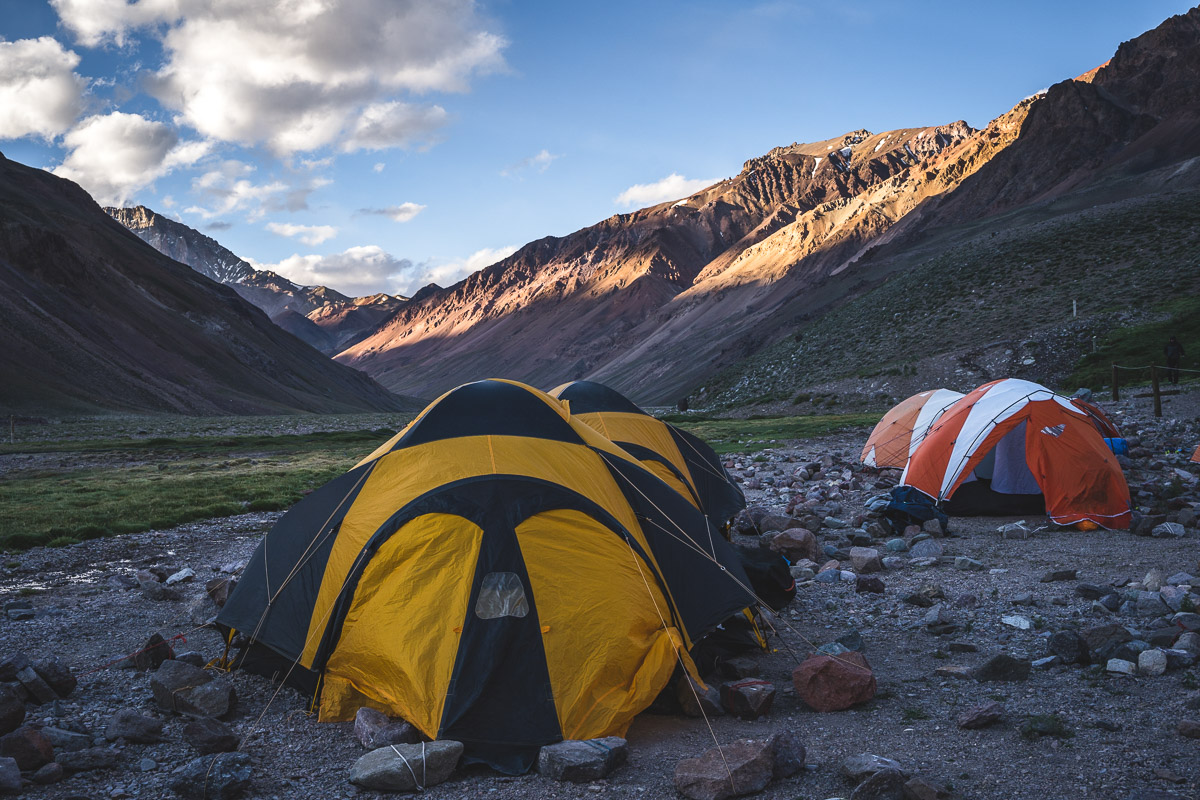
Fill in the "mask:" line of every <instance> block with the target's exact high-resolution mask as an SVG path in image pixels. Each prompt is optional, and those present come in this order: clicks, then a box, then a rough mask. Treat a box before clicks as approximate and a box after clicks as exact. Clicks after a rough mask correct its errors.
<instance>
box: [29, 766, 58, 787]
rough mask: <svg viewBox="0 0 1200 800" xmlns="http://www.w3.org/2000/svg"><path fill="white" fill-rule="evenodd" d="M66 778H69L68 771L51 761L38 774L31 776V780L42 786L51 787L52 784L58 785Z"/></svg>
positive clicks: (39, 769) (40, 768)
mask: <svg viewBox="0 0 1200 800" xmlns="http://www.w3.org/2000/svg"><path fill="white" fill-rule="evenodd" d="M65 777H67V771H66V770H65V769H63V767H62V764H59V763H58V762H57V761H51V762H50V763H49V764H44V765H42V766H41V767H39V768H38V770H37V772H35V773H33V774H32V775H30V776H29V779H30V780H31V781H33V782H34V783H36V784H38V785H40V786H49V785H50V784H52V783H58V782H59V781H61V780H62V779H63V778H65Z"/></svg>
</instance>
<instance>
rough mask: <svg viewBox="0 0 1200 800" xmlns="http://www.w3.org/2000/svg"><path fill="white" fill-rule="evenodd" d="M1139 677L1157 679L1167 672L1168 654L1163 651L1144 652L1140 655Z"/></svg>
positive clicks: (1138, 664)
mask: <svg viewBox="0 0 1200 800" xmlns="http://www.w3.org/2000/svg"><path fill="white" fill-rule="evenodd" d="M1137 666H1138V668H1137V671H1138V674H1139V675H1145V676H1147V677H1157V676H1159V675H1162V674H1163V673H1165V672H1166V671H1167V654H1166V653H1164V652H1163V651H1162V650H1143V651H1142V652H1141V653H1139V654H1138V661H1137Z"/></svg>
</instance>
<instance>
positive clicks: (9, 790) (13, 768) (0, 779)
mask: <svg viewBox="0 0 1200 800" xmlns="http://www.w3.org/2000/svg"><path fill="white" fill-rule="evenodd" d="M20 791H21V768H20V767H18V766H17V762H16V760H15V759H12V758H9V757H8V756H0V794H17V793H18V792H20Z"/></svg>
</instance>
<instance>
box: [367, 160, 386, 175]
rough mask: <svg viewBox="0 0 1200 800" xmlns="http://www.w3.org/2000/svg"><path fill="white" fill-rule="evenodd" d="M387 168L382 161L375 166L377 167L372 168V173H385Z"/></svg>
mask: <svg viewBox="0 0 1200 800" xmlns="http://www.w3.org/2000/svg"><path fill="white" fill-rule="evenodd" d="M386 166H387V164H384V163H383V162H382V161H380V162H378V163H377V164H375V166H373V167H371V171H372V172H383V168H384V167H386Z"/></svg>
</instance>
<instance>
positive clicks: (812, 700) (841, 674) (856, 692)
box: [792, 653, 876, 712]
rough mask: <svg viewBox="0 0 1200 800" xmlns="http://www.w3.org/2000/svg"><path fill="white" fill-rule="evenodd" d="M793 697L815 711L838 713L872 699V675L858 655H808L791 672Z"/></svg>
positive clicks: (869, 667) (860, 655)
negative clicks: (795, 696) (794, 694)
mask: <svg viewBox="0 0 1200 800" xmlns="http://www.w3.org/2000/svg"><path fill="white" fill-rule="evenodd" d="M792 684H793V686H794V687H795V689H796V694H797V695H798V696H799V697H800V699H801V700H803V701H804V702H805V703H807V704H808V705H809V706H811V707H812V708H813V709H815V710H816V711H822V712H828V711H842V710H844V709H847V708H850V707H851V706H854V705H857V704H859V703H865V702H866V701H868V700H870V699H871V698H873V697H874V696H875V688H876V687H875V675H874V673H872V671H871V665H870V664H868V663H867V660H866V658H864V657H863V655H862V654H861V653H845V654H843V655H840V656H812V657H810V658H808V659H806V660H805V661H804V662H803V663H801V664H800V666H798V667H796V669H795V671H794V672H793V673H792Z"/></svg>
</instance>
